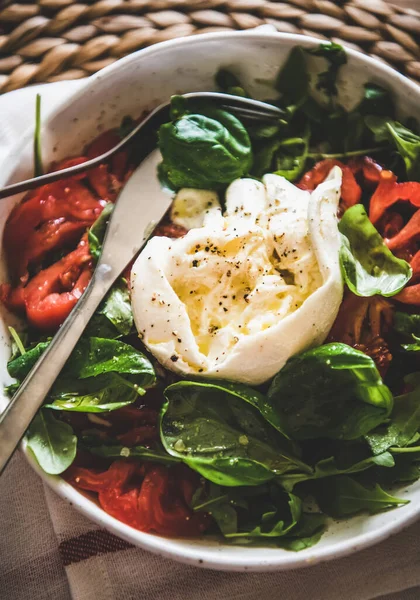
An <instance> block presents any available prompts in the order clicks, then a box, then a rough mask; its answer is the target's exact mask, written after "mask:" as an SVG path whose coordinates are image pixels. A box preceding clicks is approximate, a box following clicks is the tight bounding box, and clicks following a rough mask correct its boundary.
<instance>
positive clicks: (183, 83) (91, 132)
mask: <svg viewBox="0 0 420 600" xmlns="http://www.w3.org/2000/svg"><path fill="white" fill-rule="evenodd" d="M296 44H301V45H303V46H306V47H311V46H314V45H317V44H318V41H317V40H314V39H311V38H306V37H301V36H295V35H286V34H276V33H265V32H264V33H262V32H241V33H222V34H210V35H200V36H196V37H191V38H186V39H181V40H175V41H171V42H166V43H163V44H159V45H157V46H153V47H151V48H148V49H146V50H142V51H140V52H138V53H135V54H132V55H130V56H128V57H127V58H125V59H122V60H121V61H118V62H117V63H116V64H114V65H112V66H110V67H108V68H106V69H104V70H103V71H101V72H100V73H98V74H97V75H94V76H93V77H91V78H90V79H89V80H88V81H87V82H86V85H84V86H83V87H82V88H81V89H80V90H79V91H77V92H76V93H75V94H74V95H73V96H72V97H71V98H70V99H68V98H67V97H66V98H65V99H64V100H63V103H62V106H61V107H60V108H59V110H58V111H56V112H55V113H54V114H53V115H52V116H51V117H50V118H49V119H48V120H47V122H46V123H44V127H43V133H42V145H43V157H44V161H45V163H46V164H47V163H48V162H49V161H52V160H57V159H59V158H62V157H65V156H69V155H71V154H77V153H80V152H81V150H82V149H83V147H84V145H85V144H86V143H87V142H88V141H90V140H91V139H93V138H94V137H95V136H96V135H97V134H98V132H100V131H103V130H106V129H108V128H110V127H113V126H116V125H118V124H119V122H120V121H121V118H122V117H123V116H124V115H127V114H129V115H131V116H133V117H136V116H139V115H140V114H141V113H142V112H143V110H147V109H149V108H152V107H154V106H156V105H157V104H159V103H160V102H163V101H166V100H167V99H168V98H169V96H171V95H172V94H176V93H183V92H189V91H197V90H209V89H214V79H213V78H214V74H215V72H216V71H217V70H218V68H219V67H221V66H224V67H230V68H232V69H234V71H235V72H236V73H237V74H238V75H239V77H240V78H241V80H242V81H244V83H245V85H246V86H247V88H248V89H249V90H250V91H251V93H252V94H253V95H255V97H257V98H260V99H264V98H267V97H270V96H271V97H273V95H274V93H273V89H272V87H271V83H272V81H273V79H274V77H275V75H276V73H277V72H278V69H279V67H280V65H281V64H282V62H283V61H284V59H285V57H286V56H287V53H288V52H289V50H290V48H291V47H293V46H294V45H296ZM348 59H349V62H348V65H347V66H346V67H345V68H344V69H343V74H342V77H341V79H342V85H341V89H342V93H341V101H342V102H343V103H344V104H345V105H347V106H349V105H351V104H353V103H355V102H356V101H357V100H358V99H359V98H360V96H361V94H362V87H363V84H364V83H365V82H366V81H374V82H376V83H379V84H381V85H383V86H384V87H387V88H389V89H392V90H393V92H394V94H395V97H396V98H397V100H398V106H399V110H400V112H401V113H402V114H410V115H414V116H416V114H417V112H418V110H417V107H418V103H419V99H420V88H418V87H417V86H416V85H415V84H413V83H411V82H410V81H409V80H407V79H405V78H404V77H402V76H401V75H399V74H398V73H396V72H395V71H393V70H392V69H391V68H389V67H387V66H385V65H383V64H381V63H379V62H377V61H374V60H373V59H370V58H368V57H366V56H363V55H362V54H359V53H357V52H354V51H352V50H348ZM312 60H313V61H314V66H316V63H317V61H319V59H312ZM31 143H32V131H28V132H27V135H26V136H24V139H23V140H22V141H20V142H19V143H17V145H16V147H15V148H14V149H13V152H11V154H10V155H9V157H8V159H7V161H5V163H4V164H3V165H2V170H1V172H0V185H4V184H6V183H11V182H13V181H17V180H19V179H23V178H26V177H29V176H30V175H31V173H32V145H31ZM139 199H140V201H141V196H140V197H139ZM18 200H19V197H15V198H12V199H10V200H8V201H6V202H4V201H3V202H2V203H0V233H1V234H2V230H3V227H4V223H5V220H6V218H7V215H8V213H9V212H10V209H11V207H12V206H13V204H14V203H15V202H16V201H18ZM5 277H6V274H5V269H4V261H2V263H1V265H0V278H1V280H3V281H4V279H5ZM0 310H1V309H0ZM9 322H10V315H7V314H5V313H4V310H1V314H0V378H1V380H2V382H8V381H9V378H8V375H7V372H6V368H5V364H6V360H7V357H8V355H9V352H10V350H9V345H8V341H7V340H8V334H7V324H8V323H9ZM5 403H6V399H5V398H0V406H1V404H2V405H3V406H4V405H5ZM23 448H24V451H25V452H26V450H25V447H24V445H23ZM27 457H28V460H29V461H30V463H31V464H32V466H33V467H34V469H35V470H36V471H37V472H38V473H39V474H40V476H41V477H43V479H44V480H45V481H46V482H47V483H48V484H49V485H50V486H51V488H52V489H54V490H55V491H56V492H57V493H58V494H59V495H61V496H62V497H64V498H65V499H67V500H69V501H71V502H72V504H73V505H74V507H75V508H76V509H78V510H80V511H81V512H83V513H84V514H85V515H87V516H88V517H89V518H91V519H93V520H94V521H96V522H98V523H100V524H101V525H103V526H104V527H106V528H107V529H109V530H110V531H112V532H113V533H115V534H116V535H119V536H120V537H122V538H124V539H126V540H128V541H129V542H131V543H133V544H136V545H138V546H141V547H142V548H145V549H148V550H150V551H153V552H156V553H159V554H162V555H165V556H168V557H171V558H174V559H176V560H180V561H183V562H187V563H191V564H196V565H200V566H204V567H209V568H218V569H223V570H250V571H265V570H274V569H286V568H297V567H301V566H304V565H309V564H314V563H315V562H318V561H321V560H327V559H331V558H335V557H338V556H340V555H344V554H348V553H350V552H353V551H355V550H357V549H359V548H362V547H365V546H367V545H369V544H373V543H375V542H378V541H379V540H381V539H384V538H385V537H387V536H388V535H390V534H392V533H393V532H396V531H398V530H400V529H401V528H402V527H404V526H406V525H407V524H408V523H410V522H411V521H413V520H414V519H415V518H417V516H418V513H419V512H420V482H418V483H416V484H414V485H411V486H409V487H407V488H404V489H402V490H400V491H399V495H400V496H402V497H404V498H408V499H410V500H411V502H410V504H408V505H406V506H404V507H402V508H399V509H397V510H394V511H391V512H386V513H382V514H378V515H375V516H372V517H370V516H367V515H362V516H359V517H356V518H353V519H351V520H348V521H341V522H339V523H331V525H330V527H329V530H328V532H327V533H326V534H325V535H324V537H323V538H322V540H321V541H320V543H319V544H317V545H316V546H314V547H313V548H309V549H307V550H304V551H302V552H300V553H298V554H294V553H291V552H287V551H284V550H281V549H275V548H255V547H247V546H232V545H227V544H224V543H222V542H220V541H217V540H209V539H200V540H189V539H165V538H162V537H159V536H155V535H151V534H146V533H142V532H139V531H136V530H135V529H133V528H131V527H129V526H127V525H124V524H123V523H120V522H119V521H117V520H116V519H114V518H113V517H111V516H109V515H107V514H106V513H104V512H103V511H102V510H101V509H100V508H99V507H98V506H97V504H95V502H93V501H92V500H90V499H88V498H86V497H85V496H83V495H82V494H80V493H79V492H77V491H76V490H75V489H73V488H72V487H71V486H69V485H68V484H67V483H65V482H64V481H63V480H62V479H60V478H59V477H52V476H48V475H46V474H45V473H43V472H42V471H41V469H40V468H39V467H38V466H37V464H36V463H35V461H34V460H33V458H32V457H31V456H30V455H29V453H27Z"/></svg>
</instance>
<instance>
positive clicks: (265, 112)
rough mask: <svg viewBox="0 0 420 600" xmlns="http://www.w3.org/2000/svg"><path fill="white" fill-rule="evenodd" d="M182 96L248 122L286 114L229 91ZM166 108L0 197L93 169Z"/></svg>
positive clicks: (164, 116) (164, 115) (165, 115)
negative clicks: (103, 148) (99, 148)
mask: <svg viewBox="0 0 420 600" xmlns="http://www.w3.org/2000/svg"><path fill="white" fill-rule="evenodd" d="M183 97H184V98H186V99H187V100H200V101H203V100H207V101H209V102H213V103H215V104H217V105H218V106H219V107H220V108H224V109H226V110H229V111H230V112H231V113H234V114H235V115H237V116H238V117H239V118H242V119H247V120H252V121H275V120H279V119H282V118H284V117H285V116H286V113H285V111H284V110H282V109H280V108H278V107H277V106H273V105H271V104H267V103H266V102H260V101H259V100H253V99H251V98H242V97H240V96H232V95H230V94H221V93H219V92H191V93H189V94H184V95H183ZM169 108H170V102H165V103H164V104H160V105H159V106H158V107H157V108H155V109H154V110H152V112H150V113H149V114H148V115H147V117H146V118H145V119H144V120H143V121H142V122H141V123H139V124H138V125H137V126H136V127H135V128H134V129H133V130H132V131H130V133H129V134H128V135H126V136H125V138H123V139H122V140H121V142H119V143H118V144H117V145H116V146H114V147H113V148H111V150H108V151H107V152H104V153H103V154H101V155H100V156H97V157H96V158H92V159H91V160H88V161H86V162H84V163H82V164H80V165H75V166H73V167H68V168H67V169H60V170H59V171H54V172H53V173H47V174H46V175H40V176H38V177H32V178H31V179H26V180H25V181H19V182H18V183H13V184H11V185H8V186H6V187H4V188H3V189H0V199H2V198H6V197H7V196H12V195H13V194H20V193H21V192H27V191H28V190H32V189H34V188H36V187H39V186H41V185H45V184H46V183H53V182H54V181H58V180H60V179H63V178H65V177H71V176H72V175H78V174H79V173H84V172H85V171H87V170H89V169H93V168H94V167H97V166H98V165H100V164H102V163H104V162H107V161H108V160H109V159H110V158H111V157H112V156H114V154H116V153H117V152H119V151H120V150H122V149H123V148H125V147H126V146H127V145H128V144H129V143H130V142H133V141H134V140H135V138H136V137H137V135H138V134H139V133H140V132H141V131H142V132H144V129H145V128H147V130H148V131H150V132H151V133H152V130H156V129H157V127H158V126H159V125H160V124H162V123H163V122H165V120H169ZM153 137H154V136H153Z"/></svg>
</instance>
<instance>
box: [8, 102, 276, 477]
mask: <svg viewBox="0 0 420 600" xmlns="http://www.w3.org/2000/svg"><path fill="white" fill-rule="evenodd" d="M184 97H185V98H187V99H205V100H211V101H213V102H216V103H217V104H218V105H219V106H222V107H224V108H227V109H228V110H230V111H231V112H235V113H236V114H237V115H238V116H240V117H243V118H251V119H253V120H262V121H264V120H269V121H270V120H278V119H281V118H283V117H284V112H283V111H282V110H281V109H279V108H276V107H275V106H271V105H269V104H265V103H264V102H258V101H257V100H250V99H248V98H240V97H237V96H230V95H228V94H218V93H211V92H196V93H191V94H185V96H184ZM168 117H169V103H166V104H161V105H160V106H159V107H158V108H156V109H155V110H154V111H153V112H151V113H150V114H149V115H148V116H147V117H146V119H144V120H143V121H142V122H141V123H140V124H139V125H137V127H136V128H135V129H134V130H133V131H132V132H131V133H130V134H129V135H128V136H127V137H125V138H124V139H123V140H122V141H121V142H120V143H119V144H118V145H117V146H115V147H114V148H112V149H111V150H109V151H108V152H106V153H105V154H103V155H101V156H98V157H97V158H95V159H93V160H90V161H88V162H86V163H83V164H82V165H77V166H75V167H70V168H68V169H63V170H61V171H57V172H55V173H49V174H47V175H42V176H40V177H35V178H33V179H28V180H27V181H22V182H20V183H16V184H13V185H9V186H7V187H6V188H3V189H2V190H0V198H4V197H6V196H9V195H11V194H16V193H18V192H24V191H27V190H29V189H33V188H34V187H38V186H39V185H43V184H45V183H51V182H52V181H57V180H58V179H61V178H63V177H69V176H71V175H75V174H77V173H81V172H84V171H86V170H87V169H91V168H93V167H95V166H97V165H99V164H100V163H103V162H104V161H106V160H108V159H109V158H110V157H111V156H112V155H113V154H115V153H116V152H118V151H119V150H121V149H122V148H123V147H125V146H126V145H127V144H128V143H129V142H131V141H132V140H134V138H135V137H136V136H138V135H139V134H141V136H140V135H139V139H140V138H141V139H142V140H143V141H144V144H142V145H140V144H139V147H138V148H137V147H136V159H137V160H139V161H142V160H143V159H144V158H145V157H146V156H147V155H148V154H149V152H150V140H155V136H154V133H155V132H156V129H157V128H158V126H159V125H160V124H161V123H163V122H164V121H165V120H167V119H168ZM150 158H151V157H149V159H150ZM149 159H147V160H149ZM144 162H146V161H144ZM142 166H143V164H140V166H139V167H138V168H137V169H136V170H135V171H134V173H133V175H132V176H131V177H130V179H129V180H128V182H127V183H126V184H125V186H124V188H123V189H122V191H121V192H120V194H119V196H118V200H117V203H116V206H115V209H114V210H113V213H112V215H111V219H110V222H109V225H108V228H107V231H106V235H105V239H104V243H103V247H102V254H101V256H100V258H99V261H98V263H97V265H96V268H95V270H94V272H93V275H92V279H91V281H90V283H89V285H88V286H87V288H86V290H85V292H84V294H83V295H82V297H81V298H80V300H79V301H78V303H77V305H76V306H75V307H74V309H73V310H72V312H71V313H70V315H69V316H68V317H67V319H66V321H65V322H64V323H63V325H62V326H61V328H60V329H59V331H58V332H57V333H56V334H55V336H54V338H53V339H52V341H51V343H50V345H49V346H48V348H47V350H45V352H44V353H43V354H42V356H41V358H40V359H39V360H38V362H37V363H36V364H35V366H34V367H33V368H32V370H31V371H30V373H29V374H28V375H27V377H26V378H25V380H24V381H23V383H22V385H21V386H20V388H19V390H18V391H17V392H16V394H15V395H14V396H13V398H12V399H11V401H10V403H9V405H8V406H7V408H6V410H5V411H4V412H3V414H2V415H1V416H0V474H1V473H2V471H3V469H4V467H5V466H6V464H7V462H8V460H9V458H10V457H11V455H12V454H13V452H14V450H15V448H16V446H17V445H18V443H19V441H20V439H21V438H22V437H23V435H24V434H25V431H26V430H27V428H28V426H29V425H30V423H31V421H32V419H33V418H34V416H35V414H36V413H37V411H38V409H39V408H40V406H41V405H42V403H43V401H44V399H45V397H46V395H47V394H48V392H49V390H50V389H51V387H52V385H53V383H54V381H55V379H56V378H57V376H58V375H59V373H60V371H61V369H62V368H63V367H64V364H65V363H66V361H67V359H68V358H69V356H70V354H71V353H72V351H73V349H74V347H75V345H76V343H77V342H78V341H79V339H80V336H81V335H82V333H83V331H84V330H85V327H86V325H87V323H88V322H89V320H90V318H91V317H92V316H93V314H94V312H95V310H96V309H97V308H98V305H99V303H100V302H101V300H103V298H104V296H105V295H106V293H107V292H108V291H109V289H110V288H111V286H112V284H113V283H114V282H115V281H116V279H117V278H118V277H119V276H120V274H121V273H122V271H123V270H124V269H125V268H126V266H127V265H128V264H129V263H130V261H131V260H133V258H134V257H135V256H136V255H137V254H138V253H139V252H140V250H141V249H142V248H143V246H144V244H145V243H146V241H147V239H148V237H149V236H150V233H151V231H152V230H153V228H154V227H155V226H156V225H157V224H158V223H159V221H160V220H161V219H162V217H163V216H164V214H165V213H166V211H167V209H168V208H169V206H170V204H171V202H172V198H171V197H170V196H169V195H161V198H160V200H159V201H158V202H139V190H143V191H144V186H145V183H146V182H145V181H143V182H142V181H141V180H142V178H143V180H144V177H143V176H142V173H141V170H142Z"/></svg>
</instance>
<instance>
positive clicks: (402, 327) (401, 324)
mask: <svg viewBox="0 0 420 600" xmlns="http://www.w3.org/2000/svg"><path fill="white" fill-rule="evenodd" d="M393 328H394V330H395V331H397V332H398V333H401V334H402V335H406V336H408V337H412V336H413V335H415V336H417V337H419V336H420V315H409V314H408V313H405V312H398V311H397V312H396V313H395V314H394V321H393Z"/></svg>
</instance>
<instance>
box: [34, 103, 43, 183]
mask: <svg viewBox="0 0 420 600" xmlns="http://www.w3.org/2000/svg"><path fill="white" fill-rule="evenodd" d="M43 173H44V167H43V166H42V151H41V96H40V94H37V95H36V100H35V133H34V177H39V176H40V175H42V174H43Z"/></svg>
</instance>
